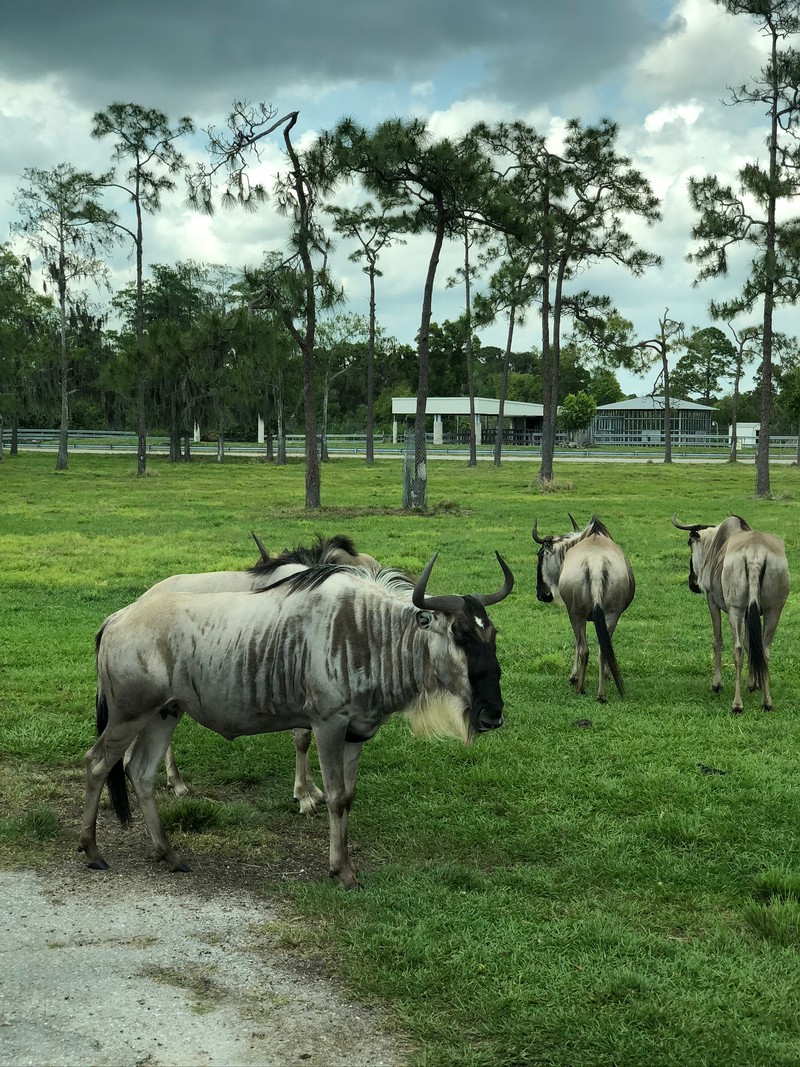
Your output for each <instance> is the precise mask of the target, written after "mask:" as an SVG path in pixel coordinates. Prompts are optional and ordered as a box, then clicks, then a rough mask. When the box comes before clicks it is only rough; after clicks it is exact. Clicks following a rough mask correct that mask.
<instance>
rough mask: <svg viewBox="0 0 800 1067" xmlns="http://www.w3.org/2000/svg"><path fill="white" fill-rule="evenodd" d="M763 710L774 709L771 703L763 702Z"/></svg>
mask: <svg viewBox="0 0 800 1067" xmlns="http://www.w3.org/2000/svg"><path fill="white" fill-rule="evenodd" d="M761 710H762V711H772V705H771V704H762V705H761Z"/></svg>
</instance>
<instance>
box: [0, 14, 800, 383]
mask: <svg viewBox="0 0 800 1067" xmlns="http://www.w3.org/2000/svg"><path fill="white" fill-rule="evenodd" d="M764 47H765V45H764V42H763V40H762V39H761V38H760V37H759V35H758V32H757V30H756V28H755V26H754V24H753V23H752V22H750V21H749V20H748V19H746V18H745V17H741V16H740V17H738V18H733V17H731V16H728V15H727V14H725V12H724V10H723V9H722V8H721V7H719V6H718V5H716V4H714V3H713V2H712V0H604V2H603V3H598V2H597V0H560V2H559V3H553V2H551V0H494V2H493V3H491V4H487V3H485V2H481V3H477V2H476V0H459V2H458V3H455V2H453V0H426V2H424V3H423V2H421V0H406V2H400V3H394V4H379V3H375V2H374V0H370V2H367V0H339V2H338V3H336V4H331V3H329V2H324V3H323V2H321V0H307V2H306V3H305V4H298V3H295V2H290V0H268V2H264V0H228V2H227V3H225V4H209V3H206V2H205V0H192V2H190V0H167V2H166V3H165V2H164V0H160V2H159V3H156V2H154V0H139V2H138V3H137V4H121V3H118V2H116V0H103V2H99V0H82V2H81V3H78V4H72V5H68V4H63V3H61V2H58V3H56V2H55V0H32V2H30V3H25V4H14V5H10V6H9V7H8V8H7V9H6V10H5V11H4V16H3V32H2V34H0V241H3V240H7V239H8V238H9V225H10V223H11V222H13V220H14V219H15V217H16V211H15V208H14V205H13V199H14V192H15V190H16V189H17V187H18V186H19V185H20V183H21V175H22V171H23V170H24V168H26V167H31V166H35V167H40V168H50V167H53V166H55V165H56V164H58V163H60V162H70V163H72V164H74V165H75V166H76V167H79V168H81V169H89V170H95V171H99V170H102V169H107V168H108V166H109V163H110V155H111V145H110V142H108V141H106V142H103V141H95V140H92V138H91V136H90V129H91V119H92V115H93V114H94V113H95V112H96V111H99V110H102V109H103V108H105V107H107V106H108V105H109V104H110V103H112V102H113V101H121V102H135V103H137V104H141V105H143V106H147V107H156V108H159V109H160V110H162V111H164V112H165V113H166V114H167V116H168V118H169V119H170V121H171V122H175V121H176V120H177V119H178V118H179V116H182V115H189V116H191V117H192V118H193V119H194V121H195V123H196V124H197V126H198V129H199V130H201V131H202V130H203V129H205V128H206V127H208V126H209V125H210V124H215V125H218V126H221V125H224V123H225V120H226V116H227V114H228V112H229V110H230V106H231V103H232V101H233V100H234V99H245V100H249V101H254V102H256V101H264V102H267V103H270V104H271V105H273V106H274V107H275V108H276V109H277V111H278V114H284V113H285V112H287V111H294V110H298V111H299V114H300V118H299V123H298V131H299V133H298V137H297V138H296V140H297V141H298V143H299V144H300V145H301V146H302V145H303V144H304V143H307V142H308V141H309V140H310V139H311V138H313V136H314V135H315V134H316V133H317V132H319V131H321V130H324V129H326V128H329V127H330V126H332V125H333V124H334V123H335V122H336V121H337V120H338V119H340V118H341V117H343V116H344V115H351V116H353V117H355V118H356V119H357V120H358V121H360V122H361V123H363V124H365V125H367V126H373V125H375V124H376V123H378V122H380V121H382V120H383V119H386V118H390V117H394V116H411V115H415V116H419V117H424V118H425V119H427V120H428V122H429V124H430V128H431V130H432V131H433V133H434V134H435V135H441V136H445V135H447V136H451V135H452V136H457V135H458V134H460V133H462V132H464V131H465V130H466V129H468V128H469V127H470V126H471V125H472V124H473V123H474V122H475V121H477V120H479V119H485V120H488V121H494V120H499V119H506V120H510V119H522V120H525V121H527V122H529V123H530V124H532V125H533V126H534V127H535V128H536V129H537V130H538V131H539V132H540V133H543V134H547V135H552V137H553V138H557V137H558V135H559V131H560V130H561V129H562V127H563V122H564V120H566V119H568V118H572V117H577V118H580V119H581V120H582V121H583V122H584V123H592V122H595V121H597V120H598V119H600V118H603V117H609V118H611V119H613V120H615V121H616V122H617V123H618V125H619V129H620V134H619V141H618V147H619V150H620V151H622V152H624V153H626V154H627V155H629V156H630V157H631V159H632V160H633V162H634V164H635V166H637V167H638V168H639V169H641V170H642V171H643V172H644V173H645V174H646V176H647V177H648V178H649V180H650V181H651V183H652V185H653V188H654V190H655V191H656V193H657V194H658V196H659V197H660V198H661V200H662V214H663V219H662V221H661V222H660V223H658V224H657V225H655V226H653V227H646V226H644V225H641V224H639V223H638V222H634V224H633V225H632V226H631V232H633V233H634V235H635V236H636V239H637V240H638V241H639V243H640V244H641V245H642V246H644V247H646V248H648V249H651V250H653V251H657V252H658V253H659V254H660V255H661V256H662V257H663V259H664V266H663V268H661V269H660V270H652V271H650V272H649V273H648V274H647V275H646V276H645V277H643V278H641V279H632V278H630V277H629V276H628V275H627V274H626V273H625V272H624V271H623V270H621V269H618V268H611V267H598V268H594V269H592V270H590V271H588V272H587V273H586V274H585V275H584V276H583V277H581V278H579V279H578V284H579V286H580V288H591V289H593V290H595V291H597V292H605V293H608V294H609V295H610V296H611V298H612V300H613V301H614V302H615V304H616V306H617V307H618V309H619V311H620V312H621V313H622V314H623V315H625V316H626V317H627V318H630V319H632V320H633V322H634V324H635V327H636V329H637V332H638V335H639V337H640V338H646V337H650V336H652V335H653V334H654V333H655V331H656V330H657V324H658V318H659V317H660V316H661V315H662V314H663V313H664V309H665V308H669V314H670V316H671V317H674V318H676V319H679V320H681V321H683V322H685V323H686V326H687V328H691V327H695V326H697V327H701V326H705V325H708V322H709V320H708V315H707V310H706V309H707V305H708V301H709V299H710V298H711V297H712V296H717V297H722V296H725V295H726V294H728V293H731V292H733V291H736V289H738V283H739V282H740V281H741V278H742V276H743V275H742V272H743V270H744V268H745V266H746V261H744V260H743V261H741V262H735V261H734V263H733V265H732V275H731V278H730V279H729V280H728V281H725V282H714V283H708V282H707V283H704V284H703V285H702V286H701V287H700V288H697V289H694V288H692V281H693V278H694V268H693V267H692V266H691V265H690V264H687V262H686V254H687V252H688V251H689V250H690V248H691V242H690V237H689V234H690V229H691V225H692V222H693V214H692V211H691V209H690V207H689V204H688V198H687V194H686V185H687V178H688V177H689V175H702V174H705V173H716V174H718V175H719V176H720V177H721V179H723V180H733V178H734V176H735V174H736V171H737V169H738V168H739V167H740V166H741V165H742V164H743V163H744V162H745V161H747V160H749V159H753V158H757V157H758V158H761V159H762V160H763V158H764V156H765V147H764V140H765V136H766V132H767V129H766V125H765V118H764V115H763V113H762V112H761V110H760V109H759V108H758V107H755V108H753V107H749V106H740V107H730V106H726V103H725V102H726V101H727V100H728V99H729V91H728V88H727V87H728V86H730V85H737V84H741V83H742V82H744V81H746V80H747V79H748V78H749V77H751V76H752V75H753V74H755V73H757V72H758V70H759V69H760V67H761V66H762V64H763V62H764V56H765V52H764ZM205 140H206V139H205V137H204V136H203V135H202V133H199V134H198V135H196V136H195V137H193V138H191V139H188V140H187V141H186V143H185V151H186V154H187V156H189V158H191V159H199V158H201V157H202V156H203V155H204V152H205ZM282 164H283V159H282V156H281V153H280V142H279V141H277V140H276V141H275V142H274V144H269V145H267V146H266V147H265V151H264V153H263V160H262V164H261V169H260V175H261V177H262V178H264V179H265V180H266V182H267V185H268V187H269V185H270V184H271V177H272V175H274V174H275V173H276V171H277V170H278V169H279V168H281V166H282ZM343 196H344V197H347V198H349V199H348V202H354V197H355V196H356V194H355V192H354V191H348V192H346V193H344V194H343ZM184 200H185V194H184V191H183V190H182V189H181V190H180V191H179V192H178V193H176V195H175V196H174V197H173V198H172V199H170V200H169V201H168V202H166V203H165V207H164V210H163V211H162V212H161V213H160V214H159V215H157V216H152V217H147V218H146V220H145V238H144V241H145V258H146V261H147V262H160V263H171V262H175V261H176V260H185V259H190V258H191V259H195V260H199V261H203V262H207V263H228V264H231V265H232V266H234V267H237V268H238V267H241V266H243V265H245V264H248V265H253V264H256V263H258V262H260V260H261V258H262V255H263V253H264V251H266V250H271V249H276V248H282V247H283V245H284V241H285V236H284V225H285V223H284V222H283V221H282V220H280V219H279V218H277V217H276V216H275V214H274V213H273V211H272V210H271V208H270V207H269V206H268V207H266V208H262V209H261V210H260V211H259V213H258V214H255V215H252V214H248V215H245V214H243V213H241V212H237V211H224V212H222V211H220V212H218V213H217V214H216V215H215V216H214V217H213V218H211V219H209V218H207V217H203V216H200V215H198V214H197V213H195V212H193V211H192V210H191V209H190V208H189V207H187V206H186V205H185V202H184ZM108 203H109V206H114V207H116V208H117V209H118V210H120V212H125V211H126V205H125V204H124V203H113V202H112V201H111V200H109V201H108ZM429 244H430V241H429V239H425V238H417V239H414V240H413V241H412V242H409V243H408V244H407V245H405V246H398V247H396V248H394V249H392V250H390V251H388V252H386V253H385V255H384V257H383V259H382V261H381V266H382V269H383V271H384V278H383V279H381V282H380V290H379V294H378V300H379V309H378V316H379V320H380V321H381V323H382V325H383V326H384V327H385V328H386V329H387V330H388V332H390V333H392V334H394V335H395V336H396V337H398V338H399V339H400V340H401V341H406V342H409V343H412V342H413V339H414V335H415V333H416V330H417V328H418V325H419V313H420V302H421V296H422V284H423V281H424V272H425V268H426V265H427V257H428V250H429ZM350 251H352V248H351V247H349V246H348V245H347V244H346V243H343V242H342V243H340V244H339V246H338V248H337V255H336V260H335V270H336V272H337V274H338V277H339V278H340V280H341V281H342V282H343V283H344V285H345V286H346V290H347V294H348V298H349V301H350V303H349V310H352V311H356V312H364V311H365V310H366V303H365V297H366V293H365V278H364V276H363V275H361V274H360V271H359V267H358V266H356V265H354V264H352V263H350V262H348V259H347V256H348V253H349V252H350ZM458 258H459V253H458V250H457V249H456V248H452V249H449V250H448V251H447V254H446V256H445V257H444V259H443V262H442V265H441V267H440V272H439V285H438V287H437V291H436V294H435V298H434V318H435V319H436V320H437V321H443V320H444V319H446V318H455V317H456V316H457V315H458V314H459V313H460V300H461V299H462V298H461V296H460V293H459V292H458V291H457V290H448V289H447V288H446V287H445V282H446V279H447V276H448V274H451V273H452V271H453V269H454V267H455V265H456V263H457V261H458ZM114 266H115V271H114V285H115V286H121V285H124V284H126V283H127V281H128V280H129V279H130V278H131V277H132V264H131V263H130V261H129V259H128V258H127V257H126V256H125V254H124V253H120V254H119V256H118V257H117V259H116V261H115V264H114ZM741 325H744V323H741ZM777 326H778V328H780V329H783V330H785V331H786V332H788V333H791V334H800V315H798V313H797V312H795V311H792V310H791V309H790V310H786V311H781V312H780V313H779V316H778V322H777ZM527 331H528V333H527V335H525V334H519V335H518V337H517V342H516V344H515V347H516V348H518V349H524V348H526V347H529V346H530V345H532V344H537V343H538V342H537V338H536V328H535V325H532V326H529V327H527ZM504 337H505V328H504V325H503V324H501V323H498V324H497V325H496V326H494V327H492V328H490V329H488V330H486V331H484V332H483V334H482V339H483V341H484V343H487V344H502V343H503V341H504ZM623 386H624V387H625V388H626V389H631V390H632V389H637V388H639V387H640V386H647V388H649V387H650V380H649V379H645V380H642V381H635V380H627V379H623Z"/></svg>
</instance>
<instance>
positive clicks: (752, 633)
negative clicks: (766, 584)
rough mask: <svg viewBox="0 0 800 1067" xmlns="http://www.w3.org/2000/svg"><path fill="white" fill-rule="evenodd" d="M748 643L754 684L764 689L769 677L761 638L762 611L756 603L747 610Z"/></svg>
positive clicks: (753, 602)
mask: <svg viewBox="0 0 800 1067" xmlns="http://www.w3.org/2000/svg"><path fill="white" fill-rule="evenodd" d="M747 641H748V650H749V651H748V654H749V657H750V668H751V670H752V672H753V682H754V683H755V685H756V688H758V689H762V688H763V686H764V681H765V679H766V677H767V657H766V656H765V655H764V641H763V639H762V636H761V609H760V608H759V606H758V604H757V603H756V602H755V601H752V603H751V604H750V606H749V607H748V609H747Z"/></svg>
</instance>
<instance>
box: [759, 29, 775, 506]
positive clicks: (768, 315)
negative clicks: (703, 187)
mask: <svg viewBox="0 0 800 1067" xmlns="http://www.w3.org/2000/svg"><path fill="white" fill-rule="evenodd" d="M770 69H771V72H772V79H773V83H772V100H771V107H770V135H769V146H768V147H769V196H768V199H767V232H766V249H765V251H766V255H765V260H766V263H765V267H766V271H765V274H766V279H765V283H764V339H763V358H762V361H761V428H760V430H759V434H758V447H757V449H756V496H761V497H764V496H770V495H771V493H770V479H769V432H770V422H771V420H772V316H773V311H774V307H775V273H776V272H775V207H776V200H777V184H778V108H779V102H780V101H779V96H778V85H777V80H778V76H779V70H780V66H779V61H778V36H777V32H776V31H775V30H774V29H773V32H772V61H771V66H770Z"/></svg>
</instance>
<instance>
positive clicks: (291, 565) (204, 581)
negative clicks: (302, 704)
mask: <svg viewBox="0 0 800 1067" xmlns="http://www.w3.org/2000/svg"><path fill="white" fill-rule="evenodd" d="M252 537H253V540H254V541H255V543H256V545H257V546H258V550H259V553H260V559H259V561H258V562H257V563H256V564H254V566H252V567H249V568H248V569H247V570H244V571H206V572H201V573H197V574H173V575H171V576H170V577H169V578H164V579H163V580H162V581H160V582H157V583H156V584H155V585H153V586H151V587H150V588H149V589H148V590H146V591H145V592H144V593H142V596H141V597H140V598H139V599H140V600H141V599H142V598H144V597H150V596H157V595H159V594H161V593H166V592H170V593H236V592H242V593H244V592H258V591H259V590H262V589H268V588H269V587H270V586H271V585H274V584H275V583H276V582H278V581H280V580H281V579H282V578H286V577H287V576H288V575H289V574H293V573H295V572H296V571H299V570H305V568H307V567H313V566H317V565H318V564H345V565H347V566H352V567H364V568H365V569H367V570H369V571H371V572H373V573H376V572H377V571H379V570H380V564H379V563H378V561H377V560H376V559H375V558H374V557H373V556H369V555H367V554H366V553H364V552H359V551H358V550H357V548H356V546H355V544H354V543H353V541H352V539H351V538H350V537H346V536H345V535H344V534H335V535H334V536H333V537H322V535H321V534H318V535H317V539H316V542H315V543H314V544H313V545H295V547H294V548H285V549H283V551H282V552H280V553H278V555H276V556H270V554H269V552H268V551H267V549H266V548H265V547H264V544H263V543H262V541H261V540H260V538H259V537H257V536H256V534H252ZM293 740H294V748H295V773H294V789H293V795H294V799H295V800H296V801H297V804H298V807H299V809H300V814H301V815H307V814H313V813H314V812H316V810H317V805H318V804H321V803H322V802H323V801H324V800H325V795H324V793H323V792H322V790H321V789H319V787H318V786H317V784H316V782H315V781H314V778H313V775H312V773H311V763H310V761H309V757H308V750H309V747H310V745H311V732H310V731H309V730H295V731H293ZM164 761H165V763H166V769H167V784H168V785H169V787H170V788H171V789H172V790H173V791H174V792H175V795H176V796H185V795H186V794H187V793H188V792H189V790H188V789H187V787H186V783H185V782H184V780H183V777H182V776H181V772H180V770H179V769H178V764H177V763H176V761H175V754H174V752H173V748H172V744H170V746H169V748H168V749H167V752H166V755H165V757H164Z"/></svg>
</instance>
